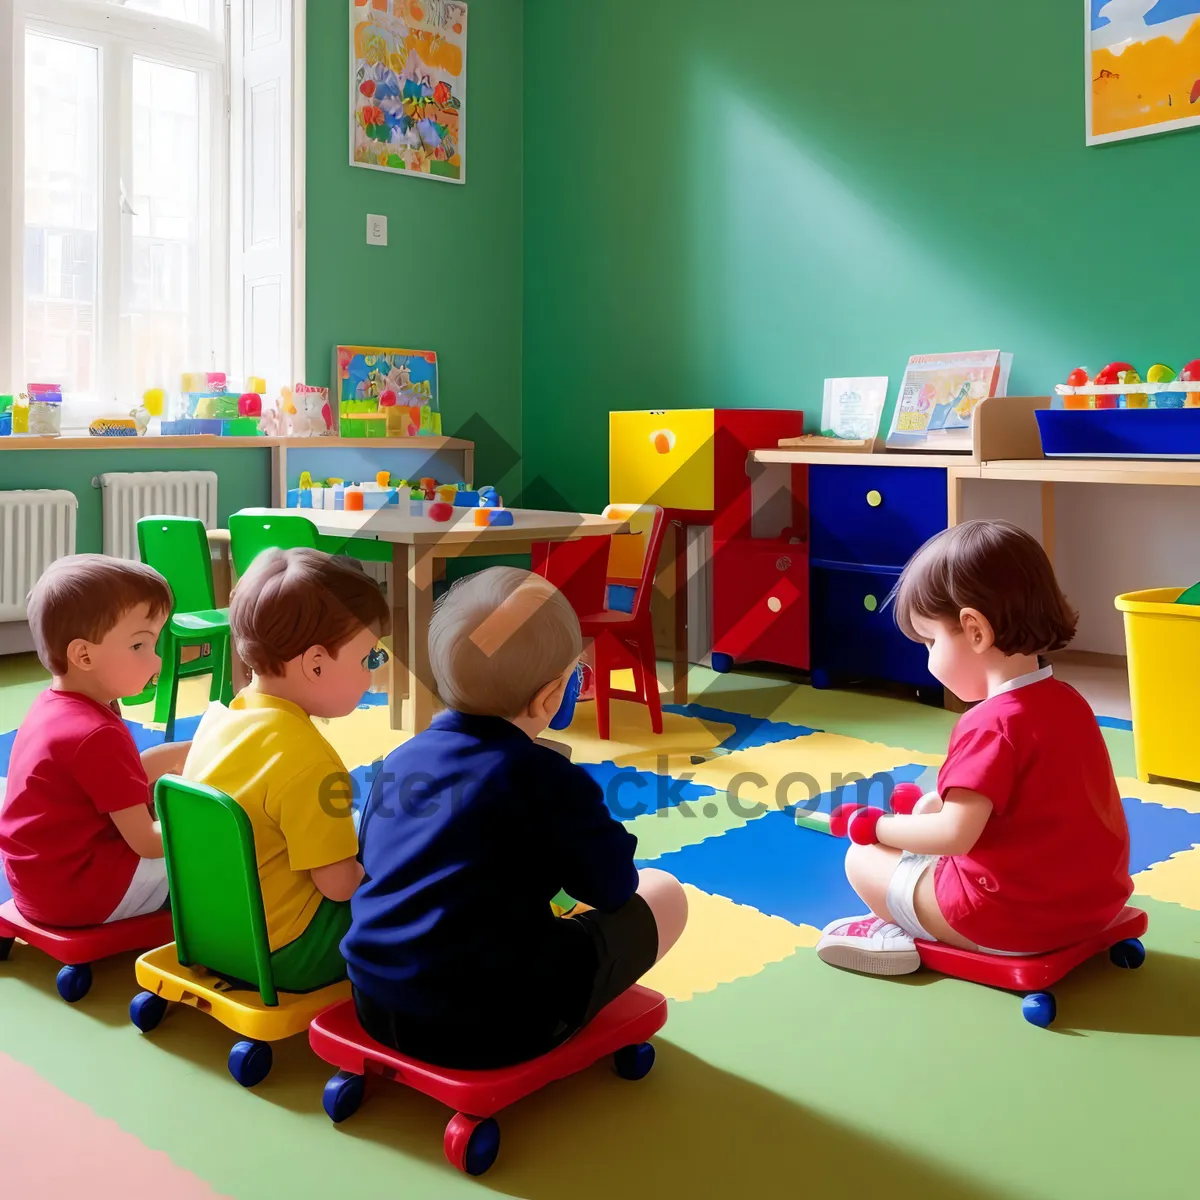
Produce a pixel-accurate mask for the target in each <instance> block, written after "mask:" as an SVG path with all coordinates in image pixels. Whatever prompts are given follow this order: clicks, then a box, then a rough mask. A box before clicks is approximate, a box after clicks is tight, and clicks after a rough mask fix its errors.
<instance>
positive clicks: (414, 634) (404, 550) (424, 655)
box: [388, 542, 434, 733]
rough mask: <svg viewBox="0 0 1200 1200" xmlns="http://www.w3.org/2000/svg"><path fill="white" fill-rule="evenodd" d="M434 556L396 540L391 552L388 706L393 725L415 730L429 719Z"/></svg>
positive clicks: (427, 723)
mask: <svg viewBox="0 0 1200 1200" xmlns="http://www.w3.org/2000/svg"><path fill="white" fill-rule="evenodd" d="M433 564H434V557H433V554H432V552H431V550H430V549H429V548H428V547H421V546H408V545H405V544H403V543H401V542H397V543H396V544H395V546H394V547H393V550H392V648H393V650H394V651H395V653H393V655H392V657H391V663H390V665H391V668H392V673H391V682H390V685H389V689H388V708H389V712H390V717H391V725H392V728H393V729H400V730H403V731H404V732H406V733H420V732H421V730H423V729H426V728H428V726H429V722H430V721H432V720H433V709H434V694H433V677H432V674H431V672H430V670H429V620H430V618H431V617H432V615H433Z"/></svg>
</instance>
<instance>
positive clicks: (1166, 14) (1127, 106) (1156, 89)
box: [1084, 0, 1200, 146]
mask: <svg viewBox="0 0 1200 1200" xmlns="http://www.w3.org/2000/svg"><path fill="white" fill-rule="evenodd" d="M1084 19H1085V20H1086V22H1087V29H1086V45H1085V58H1086V64H1087V79H1086V87H1087V93H1086V94H1087V144H1088V145H1089V146H1098V145H1101V144H1102V143H1104V142H1118V141H1122V140H1124V139H1125V138H1135V137H1145V136H1146V135H1147V134H1152V133H1166V132H1168V131H1169V130H1172V129H1183V128H1185V127H1186V126H1189V125H1200V0H1084Z"/></svg>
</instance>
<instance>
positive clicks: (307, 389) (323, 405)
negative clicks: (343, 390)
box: [288, 383, 333, 437]
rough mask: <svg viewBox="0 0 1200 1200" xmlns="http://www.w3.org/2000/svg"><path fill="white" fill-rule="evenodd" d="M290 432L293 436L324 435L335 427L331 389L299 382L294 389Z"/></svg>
mask: <svg viewBox="0 0 1200 1200" xmlns="http://www.w3.org/2000/svg"><path fill="white" fill-rule="evenodd" d="M292 409H293V411H292V412H291V413H290V420H289V430H288V432H289V433H290V434H291V435H292V436H293V437H322V436H324V435H325V434H327V433H329V432H331V430H332V429H333V413H332V412H331V410H330V408H329V389H328V388H323V387H314V386H313V385H311V384H308V383H298V384H296V386H295V388H293V389H292Z"/></svg>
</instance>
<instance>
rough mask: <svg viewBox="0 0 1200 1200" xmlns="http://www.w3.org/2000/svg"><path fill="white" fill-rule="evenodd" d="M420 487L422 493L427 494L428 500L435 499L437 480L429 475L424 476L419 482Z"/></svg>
mask: <svg viewBox="0 0 1200 1200" xmlns="http://www.w3.org/2000/svg"><path fill="white" fill-rule="evenodd" d="M418 487H420V489H421V491H422V492H424V493H425V499H426V500H432V499H433V498H434V492H435V490H436V489H437V480H436V479H433V478H432V477H430V476H428V475H426V476H422V478H421V479H420V480H419V481H418Z"/></svg>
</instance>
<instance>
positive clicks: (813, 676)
mask: <svg viewBox="0 0 1200 1200" xmlns="http://www.w3.org/2000/svg"><path fill="white" fill-rule="evenodd" d="M808 682H809V683H810V684H811V685H812V686H813V687H814V688H815V689H816V690H817V691H818V692H826V691H828V690H829V689H830V688H831V687H833V680H832V679H830V677H829V672H828V671H826V670H825V668H824V667H813V669H812V670H811V671H810V672H809V673H808Z"/></svg>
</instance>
